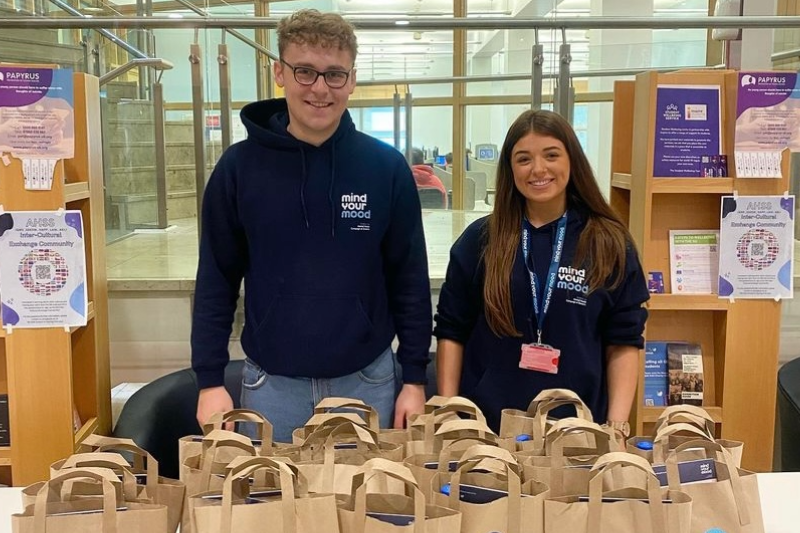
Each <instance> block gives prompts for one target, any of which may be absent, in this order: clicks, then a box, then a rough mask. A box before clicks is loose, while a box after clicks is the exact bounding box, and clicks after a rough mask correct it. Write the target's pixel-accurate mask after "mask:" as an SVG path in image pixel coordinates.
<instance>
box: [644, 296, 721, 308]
mask: <svg viewBox="0 0 800 533" xmlns="http://www.w3.org/2000/svg"><path fill="white" fill-rule="evenodd" d="M729 306H730V302H729V301H728V300H726V299H724V298H720V297H719V296H717V295H716V294H651V295H650V301H649V302H647V308H648V309H650V310H651V311H727V310H728V309H729Z"/></svg>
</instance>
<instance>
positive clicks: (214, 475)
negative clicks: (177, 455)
mask: <svg viewBox="0 0 800 533" xmlns="http://www.w3.org/2000/svg"><path fill="white" fill-rule="evenodd" d="M255 455H256V449H255V447H254V446H253V445H252V444H251V442H250V439H248V438H247V437H245V436H244V435H239V434H238V433H234V432H232V431H225V430H224V429H215V430H213V431H211V432H210V433H209V434H208V435H206V436H205V437H203V441H202V442H201V452H200V453H199V454H198V455H195V456H192V457H188V458H187V459H186V460H185V461H184V462H183V463H182V464H181V467H180V476H181V481H182V482H183V483H184V484H185V485H186V498H187V500H186V501H185V502H184V506H183V514H182V518H181V533H191V531H192V529H191V528H192V524H191V521H190V520H189V518H190V516H189V509H188V506H187V505H186V502H187V501H188V498H190V497H191V496H194V495H195V494H200V493H202V492H207V491H214V490H222V485H223V483H224V480H225V476H226V475H227V473H228V465H229V464H230V462H231V461H233V460H234V459H235V458H237V457H240V456H247V457H254V456H255Z"/></svg>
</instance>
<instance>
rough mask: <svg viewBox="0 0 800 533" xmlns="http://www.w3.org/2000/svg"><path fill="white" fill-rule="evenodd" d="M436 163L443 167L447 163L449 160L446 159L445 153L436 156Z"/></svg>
mask: <svg viewBox="0 0 800 533" xmlns="http://www.w3.org/2000/svg"><path fill="white" fill-rule="evenodd" d="M436 164H437V165H439V166H440V167H443V166H445V165H446V164H447V160H445V157H444V156H443V155H440V156H436Z"/></svg>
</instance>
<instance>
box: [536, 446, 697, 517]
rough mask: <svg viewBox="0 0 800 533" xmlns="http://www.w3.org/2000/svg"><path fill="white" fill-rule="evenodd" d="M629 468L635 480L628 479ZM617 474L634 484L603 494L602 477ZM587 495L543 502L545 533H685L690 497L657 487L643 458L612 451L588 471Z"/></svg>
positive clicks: (689, 512) (690, 508)
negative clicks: (589, 475) (635, 472)
mask: <svg viewBox="0 0 800 533" xmlns="http://www.w3.org/2000/svg"><path fill="white" fill-rule="evenodd" d="M630 469H634V470H637V471H638V475H628V474H627V473H624V471H625V470H630ZM619 471H622V472H623V474H622V475H621V476H618V477H621V478H623V479H629V480H636V481H634V482H632V483H630V484H629V485H628V486H626V487H625V488H622V489H619V490H613V491H610V490H607V489H604V487H603V485H604V484H605V479H604V478H606V477H607V476H608V475H610V474H614V473H615V472H619ZM591 474H592V476H591V480H590V481H589V491H588V494H583V495H570V496H562V497H557V498H548V499H546V500H545V501H544V527H545V531H547V533H691V518H692V498H691V497H690V496H689V495H688V494H686V493H685V492H681V491H675V490H665V489H662V488H661V487H660V486H659V482H658V479H657V478H656V476H655V474H654V473H653V468H652V467H651V466H650V464H649V463H648V462H647V461H645V460H644V459H643V458H641V457H638V456H636V455H632V454H629V453H625V452H612V453H609V454H607V455H605V456H603V457H601V458H600V459H598V460H597V462H596V463H595V465H594V466H593V467H592V471H591Z"/></svg>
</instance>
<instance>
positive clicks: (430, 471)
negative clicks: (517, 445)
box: [403, 420, 513, 499]
mask: <svg viewBox="0 0 800 533" xmlns="http://www.w3.org/2000/svg"><path fill="white" fill-rule="evenodd" d="M465 422H466V423H472V424H475V423H476V422H474V421H470V420H463V421H462V420H451V421H448V422H445V423H444V424H442V426H441V427H440V428H439V431H437V432H436V435H434V439H435V441H434V445H433V450H434V451H433V452H432V453H422V454H416V455H411V456H409V457H406V458H405V459H404V460H403V465H404V466H405V467H407V468H408V469H409V470H410V471H411V473H412V474H413V475H414V479H416V480H417V485H419V488H420V490H422V492H423V494H425V497H426V498H428V499H430V498H431V494H432V493H431V480H433V476H434V475H435V474H436V473H446V472H452V471H454V470H455V468H456V466H457V465H458V461H459V459H461V457H462V455H463V454H464V452H465V451H466V450H467V448H469V447H470V446H473V445H475V444H486V445H489V446H497V439H496V437H494V436H493V435H491V436H488V437H478V436H474V435H473V436H467V437H461V438H457V439H454V440H448V443H447V444H446V445H445V444H444V441H445V437H447V436H448V435H449V433H450V430H451V429H455V430H460V429H461V428H462V427H463V425H464V423H465ZM506 453H508V454H509V456H510V452H506ZM512 459H513V457H512Z"/></svg>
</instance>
